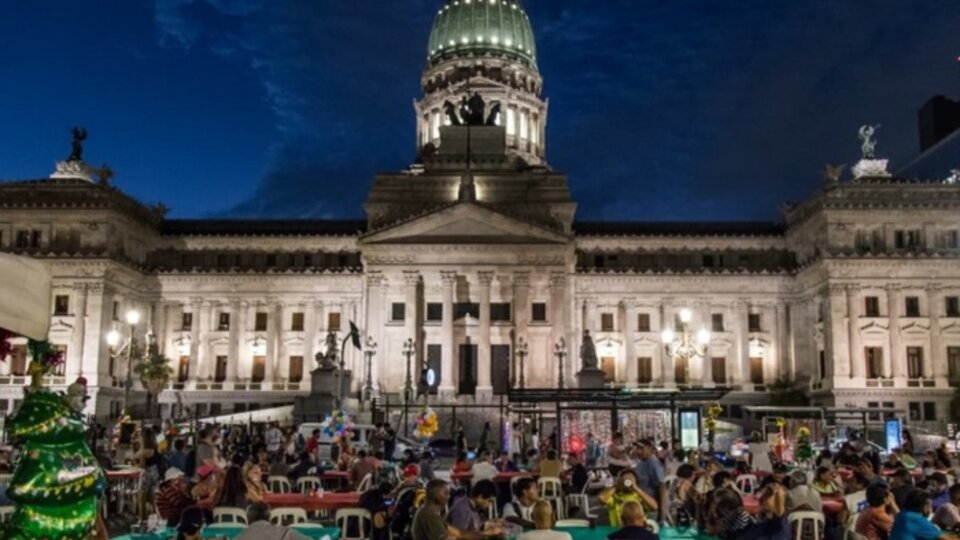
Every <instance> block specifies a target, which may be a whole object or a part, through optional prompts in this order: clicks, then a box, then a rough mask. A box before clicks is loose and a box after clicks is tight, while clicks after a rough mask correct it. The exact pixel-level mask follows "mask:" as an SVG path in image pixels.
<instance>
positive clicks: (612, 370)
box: [600, 356, 617, 383]
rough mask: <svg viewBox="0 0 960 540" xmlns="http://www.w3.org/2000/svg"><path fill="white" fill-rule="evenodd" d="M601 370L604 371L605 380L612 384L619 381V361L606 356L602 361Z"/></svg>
mask: <svg viewBox="0 0 960 540" xmlns="http://www.w3.org/2000/svg"><path fill="white" fill-rule="evenodd" d="M600 369H602V370H603V380H604V381H605V382H608V383H611V382H613V381H615V380H616V379H617V359H616V358H614V357H612V356H604V357H603V358H601V359H600Z"/></svg>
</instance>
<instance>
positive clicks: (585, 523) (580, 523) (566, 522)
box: [554, 519, 590, 528]
mask: <svg viewBox="0 0 960 540" xmlns="http://www.w3.org/2000/svg"><path fill="white" fill-rule="evenodd" d="M589 526H590V520H589V519H560V520H557V523H556V524H555V525H554V527H557V528H562V527H589Z"/></svg>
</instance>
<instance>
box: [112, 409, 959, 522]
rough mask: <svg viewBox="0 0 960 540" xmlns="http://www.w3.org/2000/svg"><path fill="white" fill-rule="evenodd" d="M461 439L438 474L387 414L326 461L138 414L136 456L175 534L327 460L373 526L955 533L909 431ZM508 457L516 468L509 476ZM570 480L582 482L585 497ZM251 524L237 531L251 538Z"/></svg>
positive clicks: (933, 473) (944, 490)
mask: <svg viewBox="0 0 960 540" xmlns="http://www.w3.org/2000/svg"><path fill="white" fill-rule="evenodd" d="M457 439H458V440H457V443H456V444H457V450H458V451H459V453H458V456H457V459H456V460H455V462H454V463H453V465H452V467H451V468H450V470H449V479H450V480H449V481H444V480H439V479H438V478H437V476H438V473H439V472H441V471H438V464H437V461H436V460H435V459H434V457H433V455H432V453H431V452H430V451H414V450H412V449H407V450H406V451H405V452H403V453H401V454H398V455H396V458H397V459H393V458H394V454H395V449H396V446H391V444H393V445H395V443H396V434H395V433H393V432H392V430H391V429H390V427H389V426H387V425H378V426H376V429H375V430H374V431H373V432H372V433H371V434H370V435H369V436H368V440H367V441H366V442H367V445H366V446H365V447H364V448H362V449H358V448H355V447H354V446H353V445H351V443H350V441H349V440H344V441H340V442H339V443H338V444H337V445H335V448H333V449H332V452H331V453H330V454H328V455H327V456H326V457H328V458H329V460H330V461H329V462H326V461H324V460H322V459H321V453H320V446H321V442H320V440H321V438H320V432H319V430H314V431H313V432H312V433H311V435H310V436H307V437H304V436H303V435H301V434H300V433H298V432H297V431H296V430H284V429H282V428H281V427H280V426H279V425H276V424H271V425H267V426H263V427H259V428H252V429H251V428H247V427H244V426H236V427H216V426H205V427H203V428H201V429H200V430H199V431H198V432H197V433H196V437H195V441H196V443H195V444H188V442H187V439H186V438H183V437H177V436H171V435H169V434H166V435H165V436H159V437H158V435H157V433H156V432H155V431H154V430H152V429H150V428H144V429H143V430H142V432H141V433H140V437H139V444H138V445H136V448H134V449H133V450H132V452H131V453H130V460H131V461H132V463H133V464H134V465H136V466H137V467H139V468H140V469H142V471H143V473H142V474H143V480H142V484H141V486H142V488H143V497H142V500H141V506H140V508H139V509H138V510H139V511H140V512H141V513H142V515H147V514H149V513H152V512H154V511H155V512H156V513H157V514H158V515H159V516H161V517H162V519H163V520H164V521H165V523H166V525H167V526H168V527H173V528H177V530H178V531H179V532H178V535H179V537H180V538H193V537H194V536H191V535H196V534H199V532H198V531H199V529H201V528H202V527H203V525H204V524H207V523H210V522H211V520H212V510H213V509H215V508H221V507H233V508H241V509H245V510H247V511H248V513H249V514H250V516H251V517H250V522H251V523H255V522H263V523H261V525H258V527H257V528H258V529H262V528H264V527H267V526H269V523H268V521H267V519H265V518H263V516H264V515H267V516H268V515H269V506H268V505H267V504H266V502H265V494H267V493H268V486H267V482H266V479H267V478H270V477H277V476H282V477H285V478H287V479H289V480H290V482H291V483H294V484H295V482H296V480H297V479H299V478H303V477H308V476H311V477H312V476H316V475H318V474H319V473H318V471H319V470H321V469H322V468H323V467H329V468H332V469H334V470H337V471H340V474H341V475H342V476H343V478H344V481H345V483H344V485H343V486H342V488H343V489H344V490H351V491H358V489H359V488H361V487H363V488H364V489H363V491H362V493H361V494H360V496H359V503H358V506H359V507H361V508H364V509H367V510H368V511H369V512H370V514H371V516H373V520H372V523H371V525H370V530H369V531H368V532H369V534H368V535H367V536H368V537H369V538H371V539H373V540H388V539H390V538H393V539H395V540H446V539H447V538H453V539H463V540H479V539H481V538H487V537H503V536H506V537H510V538H513V537H517V536H519V538H520V539H521V540H569V535H568V533H566V532H564V530H563V529H562V528H561V529H556V528H555V526H554V525H555V522H556V520H557V517H558V516H559V517H563V518H585V519H589V520H590V521H591V524H599V525H608V526H609V527H612V528H613V529H614V531H613V532H611V533H610V536H609V537H610V538H611V540H653V539H656V538H658V536H657V533H656V532H655V531H656V529H657V528H658V524H659V525H669V526H680V527H688V528H691V529H697V530H699V531H701V532H702V533H704V534H709V535H713V536H715V537H717V538H720V539H721V540H753V539H758V540H759V539H765V540H767V539H769V540H781V539H782V540H787V539H788V538H791V531H792V527H796V526H798V525H797V524H795V523H793V521H794V520H791V519H790V516H791V515H795V516H796V515H800V514H799V513H801V512H805V513H814V514H816V515H818V516H820V519H818V520H814V523H813V526H814V527H817V528H818V529H819V533H820V535H821V537H822V538H824V539H826V540H845V539H847V538H863V539H866V540H912V539H932V538H947V539H954V538H960V536H957V535H955V534H954V533H953V531H954V530H960V484H956V483H955V476H954V461H953V458H952V457H951V456H950V455H949V454H948V453H947V452H946V451H945V449H943V448H941V449H938V450H934V451H931V452H928V453H925V454H923V455H922V456H914V455H913V452H912V451H911V450H910V448H909V447H907V448H904V449H899V450H897V451H894V452H892V453H890V454H889V455H888V456H886V457H885V458H884V459H882V460H881V458H880V456H879V454H877V453H876V452H875V451H872V450H870V448H869V447H868V446H866V445H863V446H860V445H858V444H856V441H854V443H847V444H844V445H843V446H842V447H841V448H840V450H839V452H837V453H836V455H833V454H831V453H830V452H829V451H826V450H825V451H823V452H822V453H821V454H820V455H819V456H817V458H816V460H815V463H810V464H805V466H803V467H796V468H793V467H792V466H791V465H789V464H785V463H780V462H778V461H777V459H776V456H775V455H773V453H766V454H762V453H759V451H758V449H762V448H763V447H762V446H758V447H754V446H751V449H752V450H753V453H752V454H751V453H749V452H748V453H745V454H744V455H743V456H740V457H739V458H736V459H734V458H731V457H730V456H729V455H723V454H714V453H710V452H700V451H697V450H690V451H684V450H683V449H681V448H680V445H679V441H673V442H660V443H659V444H655V442H654V441H653V440H650V439H639V440H636V441H632V442H627V441H626V440H625V438H624V436H623V435H622V434H621V433H614V434H613V435H612V437H611V438H610V440H608V441H600V440H599V439H597V438H595V437H593V436H592V435H588V436H587V438H586V444H585V445H578V448H580V449H581V451H580V452H569V451H568V452H567V453H561V449H560V448H558V447H556V446H554V445H555V444H556V445H559V443H560V441H559V440H558V438H557V437H556V436H555V435H554V434H551V435H550V436H548V437H543V438H538V439H535V440H522V441H521V440H513V439H511V440H509V441H508V444H506V448H507V450H510V451H497V450H496V449H494V446H495V445H494V444H493V441H491V440H489V437H488V438H487V440H484V438H483V437H481V438H480V439H479V440H478V441H477V442H478V444H477V445H476V446H469V444H468V442H467V440H466V437H465V436H463V435H462V430H460V431H459V433H458V437H457ZM391 440H392V441H393V442H392V443H391ZM512 450H517V451H512ZM387 471H391V472H390V473H389V474H387ZM442 472H443V474H442V475H441V476H442V477H444V478H447V476H446V473H447V471H442ZM504 473H518V474H516V475H507V476H508V477H509V478H511V479H513V481H511V482H504V481H503V477H504ZM524 474H525V475H524ZM537 478H540V479H544V478H553V479H556V481H557V482H556V484H557V485H559V486H560V493H552V494H549V495H547V494H544V493H541V491H540V489H541V485H543V484H541V483H539V482H538V481H537ZM361 484H362V486H361ZM566 495H586V497H585V498H580V499H576V500H577V504H578V505H579V506H577V505H573V504H570V505H568V504H567V501H568V500H570V499H568V498H566V497H565V496H566ZM598 510H600V511H599V512H597V511H598ZM265 513H266V514H265ZM806 515H809V514H806ZM250 530H251V529H249V528H248V529H247V532H246V533H245V534H247V535H248V536H244V538H253V536H249V531H250ZM191 531H193V532H191ZM261 532H262V531H261ZM291 532H295V531H291ZM854 534H856V535H859V536H853V535H854ZM266 537H268V536H265V535H264V534H260V535H259V536H258V538H266ZM287 538H288V539H294V538H297V537H296V536H288V537H287Z"/></svg>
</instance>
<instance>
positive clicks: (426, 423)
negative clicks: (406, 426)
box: [413, 406, 440, 439]
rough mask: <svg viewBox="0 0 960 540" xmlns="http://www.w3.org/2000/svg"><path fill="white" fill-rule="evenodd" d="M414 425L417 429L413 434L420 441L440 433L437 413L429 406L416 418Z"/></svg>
mask: <svg viewBox="0 0 960 540" xmlns="http://www.w3.org/2000/svg"><path fill="white" fill-rule="evenodd" d="M416 424H417V427H416V428H415V429H414V431H413V432H414V434H415V435H416V436H417V437H419V438H421V439H429V438H430V437H433V436H434V435H435V434H436V433H437V431H440V420H439V419H438V418H437V413H435V412H433V409H431V408H430V407H429V406H427V407H424V408H423V411H422V412H421V413H420V414H419V415H418V416H417V419H416Z"/></svg>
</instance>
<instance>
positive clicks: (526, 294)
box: [510, 272, 530, 385]
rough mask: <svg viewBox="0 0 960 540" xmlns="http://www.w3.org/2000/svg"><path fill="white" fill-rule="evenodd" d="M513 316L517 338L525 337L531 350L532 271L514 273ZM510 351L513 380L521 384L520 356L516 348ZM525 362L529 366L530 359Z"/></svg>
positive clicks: (525, 377) (525, 378)
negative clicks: (529, 330)
mask: <svg viewBox="0 0 960 540" xmlns="http://www.w3.org/2000/svg"><path fill="white" fill-rule="evenodd" d="M513 317H514V319H513V320H514V324H515V325H516V338H517V340H519V339H520V338H523V340H524V341H525V342H526V343H527V350H528V351H529V347H530V336H529V335H528V334H527V330H528V327H529V325H530V272H515V273H514V274H513ZM514 345H516V344H514ZM510 353H511V354H512V355H513V358H511V362H510V364H511V365H512V366H513V370H512V371H513V381H514V382H515V383H516V384H517V385H519V384H520V382H519V381H520V371H519V370H520V358H519V357H518V356H517V355H516V350H511V351H510ZM528 355H529V352H528ZM523 363H524V367H527V366H528V365H529V362H528V359H526V358H525V359H524V361H523ZM526 371H527V372H528V373H529V371H530V370H529V369H527V370H526ZM528 373H524V374H523V377H524V382H526V381H528V380H530V378H529V377H528V376H527V375H528Z"/></svg>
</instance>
